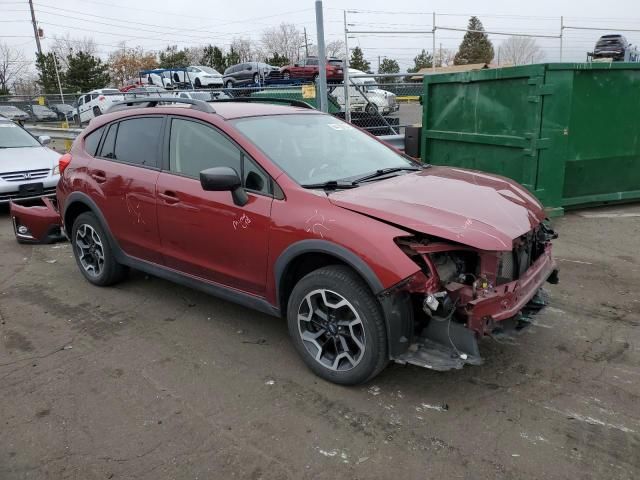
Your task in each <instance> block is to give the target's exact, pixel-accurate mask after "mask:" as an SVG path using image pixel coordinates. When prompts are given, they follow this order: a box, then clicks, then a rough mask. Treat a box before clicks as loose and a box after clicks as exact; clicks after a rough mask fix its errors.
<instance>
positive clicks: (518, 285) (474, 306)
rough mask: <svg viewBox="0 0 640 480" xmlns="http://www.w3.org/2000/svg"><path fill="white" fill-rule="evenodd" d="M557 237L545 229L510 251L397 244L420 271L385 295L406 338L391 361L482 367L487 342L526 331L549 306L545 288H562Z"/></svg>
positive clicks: (395, 345) (419, 240) (428, 242)
mask: <svg viewBox="0 0 640 480" xmlns="http://www.w3.org/2000/svg"><path fill="white" fill-rule="evenodd" d="M554 238H557V235H556V234H555V232H554V231H553V230H552V229H551V228H550V227H549V226H547V225H546V224H544V223H541V224H539V225H538V226H537V227H536V228H535V229H533V230H532V231H530V232H528V233H527V234H525V235H523V236H521V237H519V238H516V239H515V240H514V241H513V248H512V250H510V251H494V252H491V251H483V250H478V249H475V248H473V247H469V246H465V245H461V244H455V243H451V242H448V241H444V240H439V239H434V238H431V237H428V236H417V235H416V236H412V237H402V238H398V239H396V243H397V244H398V246H399V247H400V248H401V249H402V250H403V252H404V253H405V254H407V255H408V256H409V257H411V258H412V259H413V260H414V261H415V262H416V264H418V265H419V266H420V267H421V270H420V271H419V272H418V273H416V274H414V275H413V276H411V277H409V278H407V279H405V280H404V281H403V282H400V283H399V284H397V285H395V286H394V287H393V288H391V289H389V290H387V291H386V292H384V294H383V295H382V296H381V302H382V305H383V308H384V310H385V313H386V314H387V316H388V321H389V322H396V327H394V328H395V329H396V330H401V332H399V331H395V332H394V331H390V332H388V333H389V334H390V338H392V339H394V338H396V339H399V340H398V341H396V342H392V345H390V350H391V352H390V353H391V357H392V359H393V360H395V361H396V362H398V363H403V364H406V363H410V364H414V365H419V366H422V367H426V368H431V369H434V370H450V369H453V368H462V367H463V366H464V365H465V364H473V365H478V364H481V363H482V358H481V357H480V351H479V348H478V341H479V340H480V339H482V338H483V337H484V336H485V335H487V336H493V335H498V334H504V333H507V332H510V331H517V330H521V329H522V328H523V327H525V326H526V325H527V324H528V323H529V322H530V320H529V318H530V315H531V314H532V313H535V312H536V311H538V310H539V309H540V308H542V307H543V306H544V305H545V303H546V301H545V300H544V298H543V293H542V292H543V291H542V285H543V284H544V283H545V281H549V282H551V283H557V282H558V270H557V266H556V262H555V260H554V259H553V257H552V253H551V250H552V246H551V240H552V239H554ZM401 307H402V308H401ZM401 310H404V311H401ZM389 316H391V318H389ZM394 316H395V317H396V318H393V317H394ZM401 316H402V317H403V318H402V319H400V318H399V317H401ZM398 335H399V336H398Z"/></svg>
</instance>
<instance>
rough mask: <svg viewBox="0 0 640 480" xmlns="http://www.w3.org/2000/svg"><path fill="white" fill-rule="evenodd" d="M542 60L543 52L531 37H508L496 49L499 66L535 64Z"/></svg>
mask: <svg viewBox="0 0 640 480" xmlns="http://www.w3.org/2000/svg"><path fill="white" fill-rule="evenodd" d="M542 59H544V52H543V51H542V50H541V49H540V47H539V46H538V44H537V43H536V41H535V39H533V38H531V37H516V36H513V37H509V38H507V39H506V40H505V41H504V42H502V44H501V45H500V48H498V62H499V63H500V64H501V65H504V64H508V65H523V64H526V63H537V62H540V61H541V60H542Z"/></svg>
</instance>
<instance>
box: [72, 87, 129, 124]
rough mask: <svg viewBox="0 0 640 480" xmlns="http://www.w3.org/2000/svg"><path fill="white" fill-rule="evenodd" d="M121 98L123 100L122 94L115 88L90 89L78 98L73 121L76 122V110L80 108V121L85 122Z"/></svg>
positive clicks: (103, 111) (100, 113)
mask: <svg viewBox="0 0 640 480" xmlns="http://www.w3.org/2000/svg"><path fill="white" fill-rule="evenodd" d="M122 100H124V95H123V94H122V92H120V90H117V89H115V88H102V89H100V90H92V91H90V92H89V93H86V94H84V95H82V96H81V97H80V98H78V100H77V105H78V108H76V109H74V112H73V121H74V122H76V123H77V122H78V110H80V122H81V123H86V122H88V121H89V120H91V119H92V118H94V117H97V116H100V115H102V114H103V113H105V112H106V111H107V110H108V109H109V107H110V106H111V104H112V103H114V102H121V101H122Z"/></svg>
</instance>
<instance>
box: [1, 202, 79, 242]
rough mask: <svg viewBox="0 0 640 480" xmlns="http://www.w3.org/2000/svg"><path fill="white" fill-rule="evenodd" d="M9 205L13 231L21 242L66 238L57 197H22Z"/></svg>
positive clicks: (50, 240)
mask: <svg viewBox="0 0 640 480" xmlns="http://www.w3.org/2000/svg"><path fill="white" fill-rule="evenodd" d="M9 205H10V207H9V212H10V213H9V214H10V216H11V223H12V224H13V232H14V234H15V236H16V240H17V241H18V242H19V243H53V242H57V241H60V240H64V239H65V238H66V237H65V233H64V227H63V225H62V218H61V217H60V212H59V211H58V207H57V204H56V202H55V199H51V198H47V197H39V198H37V199H35V200H31V199H29V200H25V199H22V200H20V203H16V202H14V201H12V202H10V204H9Z"/></svg>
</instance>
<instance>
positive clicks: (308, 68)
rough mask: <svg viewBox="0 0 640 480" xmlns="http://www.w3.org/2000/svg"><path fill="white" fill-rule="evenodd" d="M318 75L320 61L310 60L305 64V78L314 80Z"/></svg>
mask: <svg viewBox="0 0 640 480" xmlns="http://www.w3.org/2000/svg"><path fill="white" fill-rule="evenodd" d="M316 73H318V59H317V58H308V59H307V60H306V62H305V64H304V78H313V76H314V75H315V74H316Z"/></svg>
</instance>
